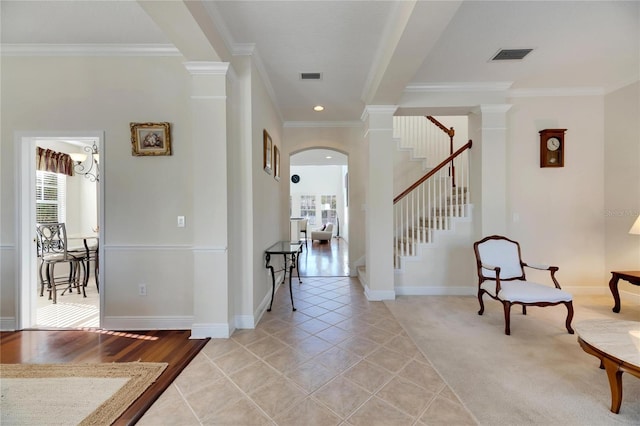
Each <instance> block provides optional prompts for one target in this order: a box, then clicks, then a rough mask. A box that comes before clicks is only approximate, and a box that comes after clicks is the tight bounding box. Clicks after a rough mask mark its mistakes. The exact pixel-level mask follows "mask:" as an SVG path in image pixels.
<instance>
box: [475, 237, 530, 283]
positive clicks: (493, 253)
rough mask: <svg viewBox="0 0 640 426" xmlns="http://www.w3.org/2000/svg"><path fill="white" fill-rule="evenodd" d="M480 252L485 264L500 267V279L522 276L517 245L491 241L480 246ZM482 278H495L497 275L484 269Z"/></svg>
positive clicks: (504, 241) (502, 241) (503, 241)
mask: <svg viewBox="0 0 640 426" xmlns="http://www.w3.org/2000/svg"><path fill="white" fill-rule="evenodd" d="M478 252H479V254H480V259H482V263H483V264H485V265H491V266H499V267H500V278H502V279H509V278H516V277H521V276H522V274H523V271H522V266H520V256H519V254H518V246H517V245H516V244H514V243H512V242H510V241H506V240H489V241H485V242H484V243H482V244H480V245H478ZM482 276H484V277H488V278H495V277H496V273H495V271H491V270H489V269H485V268H482Z"/></svg>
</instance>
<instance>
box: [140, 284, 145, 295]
mask: <svg viewBox="0 0 640 426" xmlns="http://www.w3.org/2000/svg"><path fill="white" fill-rule="evenodd" d="M138 295H139V296H146V295H147V285H146V284H138Z"/></svg>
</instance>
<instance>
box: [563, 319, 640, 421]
mask: <svg viewBox="0 0 640 426" xmlns="http://www.w3.org/2000/svg"><path fill="white" fill-rule="evenodd" d="M575 329H576V332H577V333H578V336H579V337H578V343H579V344H580V346H581V347H582V349H583V350H584V351H585V352H586V353H588V354H590V355H593V356H595V357H596V358H599V359H600V368H604V370H605V371H606V372H607V377H608V378H609V387H610V388H611V411H612V412H614V413H616V414H617V413H619V412H620V404H621V403H622V373H623V372H626V373H629V374H632V375H634V376H636V377H638V378H640V350H639V349H638V348H640V322H637V321H622V320H615V319H592V320H585V321H582V322H580V323H578V324H576V325H575Z"/></svg>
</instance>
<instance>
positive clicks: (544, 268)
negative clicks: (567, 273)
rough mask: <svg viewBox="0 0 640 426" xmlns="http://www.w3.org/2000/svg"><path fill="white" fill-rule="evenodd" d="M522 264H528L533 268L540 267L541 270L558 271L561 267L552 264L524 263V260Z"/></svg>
mask: <svg viewBox="0 0 640 426" xmlns="http://www.w3.org/2000/svg"><path fill="white" fill-rule="evenodd" d="M522 266H526V267H528V268H533V269H539V270H541V271H557V270H558V269H559V268H558V267H557V266H551V265H540V264H535V263H532V264H528V263H524V262H522Z"/></svg>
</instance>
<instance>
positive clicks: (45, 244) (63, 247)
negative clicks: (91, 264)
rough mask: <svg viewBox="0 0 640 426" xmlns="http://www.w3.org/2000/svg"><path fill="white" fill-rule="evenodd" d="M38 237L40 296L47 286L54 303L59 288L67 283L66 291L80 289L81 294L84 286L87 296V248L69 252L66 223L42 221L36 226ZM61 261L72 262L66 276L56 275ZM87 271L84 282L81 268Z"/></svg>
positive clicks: (84, 293) (83, 292)
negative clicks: (85, 250)
mask: <svg viewBox="0 0 640 426" xmlns="http://www.w3.org/2000/svg"><path fill="white" fill-rule="evenodd" d="M36 231H37V232H36V233H37V236H38V246H39V252H40V253H39V254H40V260H41V263H40V268H39V274H40V296H42V295H43V294H44V287H45V285H46V286H47V289H48V291H49V300H52V299H53V303H54V304H55V303H57V301H58V299H57V292H58V287H62V286H64V290H63V292H62V294H64V293H65V292H66V291H67V290H69V291H73V288H75V289H77V292H78V294H79V293H80V288H82V294H83V296H84V297H87V294H86V292H85V284H86V282H85V280H86V277H87V272H88V271H87V268H86V264H85V262H86V261H87V254H86V252H84V251H74V252H70V251H67V247H68V245H67V231H66V227H65V224H64V223H47V224H38V225H37V226H36ZM60 263H63V264H64V263H67V264H68V265H69V274H68V275H65V276H60V275H59V276H56V275H55V267H56V265H58V264H60ZM81 267H82V269H83V271H84V275H83V277H85V278H83V281H82V282H81V281H80V277H81V275H80V268H81ZM43 269H44V270H45V271H44V275H43Z"/></svg>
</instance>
